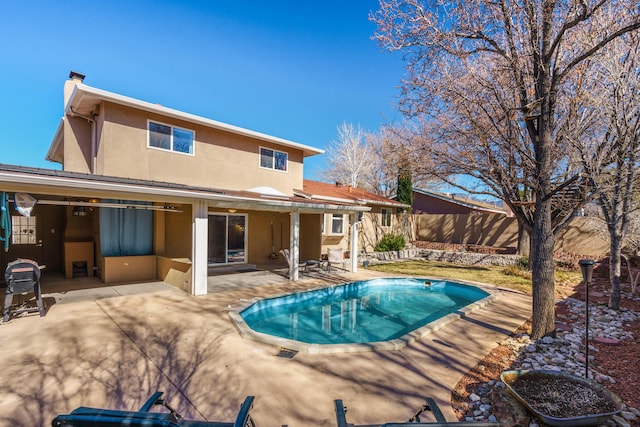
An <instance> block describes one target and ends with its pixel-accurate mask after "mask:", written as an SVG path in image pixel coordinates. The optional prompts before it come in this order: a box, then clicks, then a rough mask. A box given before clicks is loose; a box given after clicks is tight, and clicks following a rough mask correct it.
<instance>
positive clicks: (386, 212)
mask: <svg viewBox="0 0 640 427" xmlns="http://www.w3.org/2000/svg"><path fill="white" fill-rule="evenodd" d="M380 216H381V217H380V225H381V226H382V227H384V228H391V226H392V225H393V209H391V208H382V209H380ZM387 220H388V221H387ZM387 222H388V223H387ZM385 223H386V224H385Z"/></svg>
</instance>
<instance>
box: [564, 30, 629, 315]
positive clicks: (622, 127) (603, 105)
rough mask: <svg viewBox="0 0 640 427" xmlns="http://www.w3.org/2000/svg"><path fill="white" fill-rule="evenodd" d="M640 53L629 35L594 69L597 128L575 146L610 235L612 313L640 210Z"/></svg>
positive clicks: (591, 91) (613, 45)
mask: <svg viewBox="0 0 640 427" xmlns="http://www.w3.org/2000/svg"><path fill="white" fill-rule="evenodd" d="M639 51H640V39H639V38H638V37H637V35H636V34H628V35H626V36H625V37H621V38H620V39H619V40H617V41H616V42H615V43H611V44H610V45H609V46H607V48H605V49H603V51H602V52H600V53H599V54H598V55H597V57H595V58H594V60H595V61H597V66H594V67H592V69H593V73H592V75H593V78H592V81H591V84H589V85H588V92H589V95H590V97H591V98H592V100H593V103H592V106H591V108H590V109H586V108H585V109H583V110H582V111H583V114H584V115H586V116H590V117H591V118H592V119H591V120H589V123H590V124H591V126H589V132H587V133H586V134H583V135H580V136H581V137H580V138H576V141H575V145H576V146H577V147H578V148H579V149H580V152H581V158H582V163H583V167H584V170H585V176H587V177H588V179H589V182H590V184H591V186H592V188H593V190H594V192H595V193H596V200H597V202H598V204H599V206H600V208H601V209H602V214H603V216H604V220H605V223H606V225H607V230H608V232H609V241H610V251H609V271H610V280H611V296H610V299H609V307H610V308H613V309H616V310H617V309H619V308H620V285H621V275H622V257H623V254H622V250H623V244H624V243H625V239H626V237H627V233H628V230H629V225H630V223H631V222H632V214H633V211H634V210H636V209H638V206H637V204H636V203H634V200H637V196H638V190H637V189H636V188H635V185H634V184H635V183H636V181H637V179H638V167H640V68H639V67H640V64H639V63H638V53H639ZM589 111H590V112H591V113H585V112H589ZM627 264H628V265H629V260H628V259H627ZM630 272H631V270H630ZM631 280H632V283H633V282H634V278H633V277H631ZM633 285H634V286H633V287H634V288H635V283H633Z"/></svg>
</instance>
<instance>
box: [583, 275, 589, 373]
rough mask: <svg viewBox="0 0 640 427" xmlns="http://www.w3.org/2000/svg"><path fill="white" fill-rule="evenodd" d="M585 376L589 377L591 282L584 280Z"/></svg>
mask: <svg viewBox="0 0 640 427" xmlns="http://www.w3.org/2000/svg"><path fill="white" fill-rule="evenodd" d="M584 304H585V308H584V310H585V313H584V324H585V326H584V377H585V378H586V379H589V282H584Z"/></svg>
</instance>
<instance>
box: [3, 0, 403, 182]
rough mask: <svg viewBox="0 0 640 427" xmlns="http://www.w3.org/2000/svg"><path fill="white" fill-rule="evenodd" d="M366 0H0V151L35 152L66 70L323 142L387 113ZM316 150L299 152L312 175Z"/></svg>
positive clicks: (391, 94)
mask: <svg viewBox="0 0 640 427" xmlns="http://www.w3.org/2000/svg"><path fill="white" fill-rule="evenodd" d="M377 6H378V3H377V0H321V1H320V0H318V1H315V0H314V1H312V0H297V1H294V0H292V1H282V0H273V1H265V0H262V1H259V0H248V1H241V0H210V1H205V0H202V1H196V0H193V1H177V0H175V1H169V0H148V1H136V0H129V1H109V0H105V1H101V2H58V1H44V0H43V1H30V0H2V1H1V2H0V99H1V100H2V102H0V127H1V128H2V129H3V132H0V163H9V164H17V165H24V166H35V167H45V168H56V169H57V168H58V165H57V164H55V163H51V162H47V161H45V160H44V157H45V155H46V152H47V149H48V148H49V144H50V143H51V139H52V137H53V135H54V132H55V130H56V127H57V125H58V122H59V120H60V117H61V116H62V111H63V105H62V102H63V101H62V87H63V84H64V81H65V80H66V79H67V78H68V75H69V71H71V70H75V71H78V72H80V73H83V74H85V75H86V76H87V77H86V79H85V83H86V84H88V85H90V86H93V87H97V88H100V89H104V90H108V91H111V92H115V93H119V94H122V95H126V96H131V97H133V98H137V99H141V100H144V101H149V102H154V103H160V104H162V105H164V106H167V107H170V108H175V109H178V110H182V111H185V112H189V113H192V114H197V115H201V116H204V117H208V118H211V119H214V120H218V121H222V122H225V123H229V124H233V125H236V126H241V127H244V128H247V129H251V130H255V131H258V132H264V133H267V134H270V135H274V136H278V137H281V138H285V139H289V140H292V141H295V142H299V143H302V144H307V145H311V146H314V147H319V148H325V147H326V146H327V145H328V143H329V142H331V141H332V140H333V139H335V138H336V135H337V131H336V127H337V126H338V125H339V124H340V123H342V122H343V121H346V122H348V123H353V124H356V125H358V124H359V125H360V126H362V127H363V128H365V129H366V130H369V131H375V130H377V129H378V128H379V127H380V125H382V124H384V123H388V122H394V121H399V120H400V119H401V117H400V114H399V113H398V112H397V110H396V108H395V105H396V102H397V96H398V94H399V90H398V86H399V84H400V80H401V78H402V76H403V75H404V69H403V64H402V60H401V57H400V55H398V54H391V53H389V52H382V51H381V50H380V49H379V48H378V46H377V45H376V43H375V41H373V40H371V36H372V34H373V32H374V31H375V28H376V27H375V25H374V24H373V23H371V22H370V21H369V20H368V15H369V12H370V11H374V10H376V9H377ZM322 157H323V156H314V157H311V158H308V159H307V160H306V161H305V177H306V178H312V179H313V178H319V176H318V174H317V173H318V171H319V170H320V169H321V168H322V167H323V162H322Z"/></svg>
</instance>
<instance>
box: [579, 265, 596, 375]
mask: <svg viewBox="0 0 640 427" xmlns="http://www.w3.org/2000/svg"><path fill="white" fill-rule="evenodd" d="M595 263H596V262H595V261H594V260H592V259H581V260H580V261H579V264H580V270H581V271H582V280H583V281H584V306H585V308H584V310H585V313H584V321H585V326H584V377H585V378H586V379H589V284H590V283H591V278H592V276H593V265H594V264H595Z"/></svg>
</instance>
